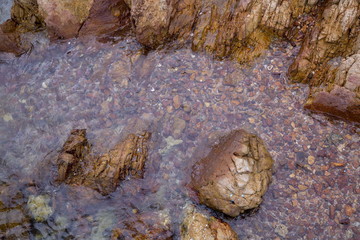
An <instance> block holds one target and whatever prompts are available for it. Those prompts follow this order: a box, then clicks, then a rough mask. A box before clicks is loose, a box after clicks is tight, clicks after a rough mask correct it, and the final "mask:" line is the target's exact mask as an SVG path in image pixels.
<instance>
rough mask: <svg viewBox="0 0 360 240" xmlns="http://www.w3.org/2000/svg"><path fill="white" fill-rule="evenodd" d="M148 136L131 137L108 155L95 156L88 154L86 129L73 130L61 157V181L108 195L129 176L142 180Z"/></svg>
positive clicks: (59, 179) (59, 174)
mask: <svg viewBox="0 0 360 240" xmlns="http://www.w3.org/2000/svg"><path fill="white" fill-rule="evenodd" d="M149 137H150V133H148V132H144V133H143V134H142V135H135V134H129V135H128V136H127V137H126V138H125V140H123V141H122V142H120V143H118V144H117V145H116V146H115V147H114V148H113V149H111V150H110V151H109V152H108V153H106V154H104V155H102V156H99V157H95V156H91V155H90V154H89V152H90V145H89V143H88V141H87V139H86V130H85V129H76V130H73V131H72V132H71V135H70V137H69V138H68V139H67V141H66V142H65V144H64V146H63V149H62V151H61V153H60V154H59V157H58V161H57V164H58V181H60V182H65V183H67V184H71V185H83V186H87V187H90V188H93V189H95V190H97V191H99V192H100V193H101V194H103V195H106V194H109V193H110V192H113V191H115V189H116V187H117V185H118V184H119V182H120V181H121V180H123V179H125V177H126V176H129V175H131V176H134V177H138V178H141V177H142V175H143V168H144V165H145V161H146V158H147V140H148V139H149Z"/></svg>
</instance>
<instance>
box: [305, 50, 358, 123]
mask: <svg viewBox="0 0 360 240" xmlns="http://www.w3.org/2000/svg"><path fill="white" fill-rule="evenodd" d="M328 69H329V72H328V73H326V74H324V78H325V79H326V80H323V83H322V84H321V85H320V86H314V87H312V88H311V92H310V96H309V99H308V100H307V102H306V104H305V108H308V109H310V110H313V111H320V112H324V113H328V114H330V115H333V116H339V117H341V118H344V119H347V120H351V121H356V122H360V77H359V76H360V71H359V69H360V54H359V53H358V54H354V55H351V56H350V57H348V58H345V59H343V60H342V61H341V62H340V63H339V66H337V67H329V68H328Z"/></svg>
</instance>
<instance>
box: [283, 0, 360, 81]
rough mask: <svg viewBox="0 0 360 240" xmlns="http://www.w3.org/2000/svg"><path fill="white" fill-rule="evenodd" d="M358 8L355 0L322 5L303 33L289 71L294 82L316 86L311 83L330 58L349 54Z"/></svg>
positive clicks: (343, 0) (355, 34)
mask: <svg viewBox="0 0 360 240" xmlns="http://www.w3.org/2000/svg"><path fill="white" fill-rule="evenodd" d="M359 16H360V4H359V2H358V1H357V0H340V1H326V3H325V6H324V10H323V11H322V12H320V14H318V16H317V19H315V20H314V21H315V23H314V24H315V25H314V26H313V27H312V28H311V29H310V31H308V32H307V34H306V37H305V39H304V42H303V44H302V47H301V50H300V52H299V54H298V56H297V57H296V60H295V61H294V63H293V64H292V65H291V67H290V68H289V74H290V76H291V77H292V79H293V80H294V81H298V82H304V83H307V82H309V81H310V83H311V84H312V85H317V83H316V82H314V81H312V80H311V79H312V76H313V75H314V74H315V72H316V71H318V72H321V71H322V70H323V66H321V65H324V64H325V63H326V62H327V61H329V60H330V59H331V58H333V57H337V56H345V55H346V54H349V53H351V51H352V46H353V44H354V43H355V41H356V39H357V36H358V34H359V30H360V26H359V23H360V20H359Z"/></svg>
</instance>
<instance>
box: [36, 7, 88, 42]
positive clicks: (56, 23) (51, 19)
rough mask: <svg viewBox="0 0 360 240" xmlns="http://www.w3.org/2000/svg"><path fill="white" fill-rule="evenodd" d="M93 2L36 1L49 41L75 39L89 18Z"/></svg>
mask: <svg viewBox="0 0 360 240" xmlns="http://www.w3.org/2000/svg"><path fill="white" fill-rule="evenodd" d="M93 3H94V0H82V1H72V0H64V1H56V0H51V1H48V0H38V5H39V11H40V14H41V16H43V18H44V22H45V23H46V26H47V30H48V32H49V35H50V38H51V39H58V38H60V39H63V38H65V39H66V38H73V37H76V36H77V34H78V32H79V30H80V28H81V26H82V24H83V23H84V22H85V20H86V19H87V18H88V17H89V14H90V9H91V7H92V5H93Z"/></svg>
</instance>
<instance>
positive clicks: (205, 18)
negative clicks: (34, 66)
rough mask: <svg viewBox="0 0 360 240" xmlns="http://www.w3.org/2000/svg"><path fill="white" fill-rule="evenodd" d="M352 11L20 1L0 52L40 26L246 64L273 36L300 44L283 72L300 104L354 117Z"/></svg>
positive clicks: (193, 2) (355, 13)
mask: <svg viewBox="0 0 360 240" xmlns="http://www.w3.org/2000/svg"><path fill="white" fill-rule="evenodd" d="M359 16H360V4H359V3H358V2H357V1H356V0H342V1H336V2H332V1H309V2H308V1H300V2H296V1H290V0H287V1H283V2H278V1H275V0H269V1H267V2H262V1H255V0H254V1H244V2H241V3H238V2H237V1H232V0H223V1H220V2H219V1H206V2H202V1H197V0H190V1H189V0H188V1H185V0H182V1H167V2H165V1H161V0H146V1H145V0H137V1H124V0H113V1H101V0H95V1H94V0H87V1H62V2H56V1H38V2H37V1H36V0H21V1H16V4H14V6H13V8H12V17H11V19H10V20H8V21H7V22H5V23H3V24H2V25H1V29H2V31H1V33H0V39H1V45H0V51H10V52H13V53H15V54H17V55H19V54H22V53H24V52H25V51H27V49H29V48H30V47H31V43H29V42H27V41H26V40H24V38H22V37H21V34H22V33H24V32H34V31H40V30H42V29H44V28H45V27H46V30H47V33H48V35H49V37H50V39H51V40H58V39H69V38H74V37H86V36H98V37H100V38H101V37H111V36H116V35H119V34H124V33H126V32H133V33H134V34H135V36H136V39H137V40H138V41H139V42H140V43H141V44H143V45H144V46H146V47H149V48H151V49H155V48H157V47H159V46H161V45H164V44H166V43H168V42H169V41H176V45H178V46H181V45H183V44H186V43H190V44H191V46H192V49H193V50H194V51H205V52H208V53H209V54H212V55H214V56H216V57H219V58H224V57H226V58H228V57H230V58H232V59H234V60H237V61H239V62H243V63H246V62H251V61H253V59H254V58H256V57H258V56H260V55H262V54H263V52H264V50H265V49H267V48H268V47H269V44H270V43H271V41H272V39H273V38H274V37H280V38H283V39H285V40H286V41H288V42H290V43H291V44H294V45H300V46H301V49H300V52H299V53H298V55H297V57H296V58H295V60H294V62H293V63H292V65H291V66H290V67H289V71H288V72H289V76H290V78H291V79H292V80H293V81H294V82H303V83H308V84H309V85H310V86H311V91H310V94H309V99H308V101H307V103H306V105H305V106H306V108H308V109H310V110H313V111H320V112H324V113H327V114H330V115H334V116H337V117H341V118H344V119H347V120H350V121H356V122H359V121H360V120H359V115H360V114H359V113H360V109H359V104H360V100H359V94H360V93H359V89H360V80H359V73H358V72H357V69H358V68H356V67H354V68H353V69H355V70H353V71H350V73H349V74H348V73H347V72H348V71H349V68H350V67H351V66H352V65H353V64H355V65H356V64H357V65H358V60H357V59H358V57H357V54H358V52H359V49H360V44H359V43H360V37H359V36H360V35H359V31H360V30H359V29H360V28H359V25H360V24H359V21H360V20H359ZM335 58H341V59H342V63H341V64H340V66H332V65H331V60H332V59H335ZM354 71H355V72H354ZM329 72H330V73H329ZM344 99H345V100H344Z"/></svg>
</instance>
